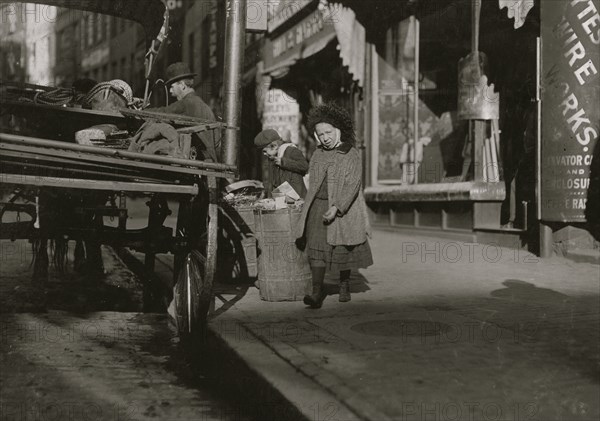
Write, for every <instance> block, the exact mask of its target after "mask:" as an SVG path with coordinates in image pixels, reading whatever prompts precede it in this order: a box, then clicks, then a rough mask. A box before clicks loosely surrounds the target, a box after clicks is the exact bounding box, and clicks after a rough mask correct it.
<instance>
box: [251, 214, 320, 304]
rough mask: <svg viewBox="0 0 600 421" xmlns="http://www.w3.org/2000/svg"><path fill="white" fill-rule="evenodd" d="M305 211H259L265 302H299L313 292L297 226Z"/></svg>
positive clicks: (260, 276)
mask: <svg viewBox="0 0 600 421" xmlns="http://www.w3.org/2000/svg"><path fill="white" fill-rule="evenodd" d="M301 213H302V210H301V209H293V208H287V209H279V210H264V209H255V210H254V219H255V224H256V225H255V235H256V239H257V241H258V283H259V289H260V298H261V299H263V300H265V301H299V300H302V298H303V297H304V296H305V295H306V294H309V293H310V288H311V280H312V277H311V271H310V266H309V264H308V257H307V255H306V252H305V251H302V250H300V249H298V247H297V246H296V243H295V240H296V238H295V237H294V233H293V230H294V227H295V226H296V224H297V223H298V221H299V220H300V215H301Z"/></svg>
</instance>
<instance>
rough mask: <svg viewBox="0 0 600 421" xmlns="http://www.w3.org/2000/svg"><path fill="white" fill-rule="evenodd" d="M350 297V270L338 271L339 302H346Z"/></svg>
mask: <svg viewBox="0 0 600 421" xmlns="http://www.w3.org/2000/svg"><path fill="white" fill-rule="evenodd" d="M351 299H352V297H351V296H350V271H349V270H348V271H346V270H345V271H343V272H340V296H339V301H340V303H347V302H348V301H350V300H351Z"/></svg>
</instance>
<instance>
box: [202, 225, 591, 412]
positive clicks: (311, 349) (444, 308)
mask: <svg viewBox="0 0 600 421" xmlns="http://www.w3.org/2000/svg"><path fill="white" fill-rule="evenodd" d="M371 247H372V250H373V255H374V259H375V265H374V266H372V267H371V268H369V269H367V270H363V271H361V274H360V275H358V274H357V275H353V278H352V286H351V288H352V301H351V302H349V303H339V302H338V300H337V298H338V297H337V290H336V286H335V285H334V284H333V283H332V284H331V285H330V287H331V288H330V289H331V294H332V295H330V296H328V297H327V299H326V300H325V302H324V305H323V308H322V309H320V310H311V309H307V308H305V306H304V304H303V303H302V302H279V303H273V302H265V301H261V300H260V297H259V291H258V290H257V289H255V288H253V287H252V288H249V289H248V290H247V291H241V292H240V291H238V295H237V296H235V295H227V294H222V295H221V300H220V299H217V311H216V313H215V314H214V315H213V317H212V319H211V321H210V330H211V332H212V333H213V335H214V336H216V337H217V339H218V340H219V341H221V342H222V344H224V345H225V346H226V350H224V351H223V352H224V354H223V355H235V356H236V357H237V358H238V359H239V361H241V362H242V363H243V365H244V366H245V368H246V369H245V371H244V372H243V373H245V374H242V371H240V376H243V377H244V378H238V379H235V380H237V381H238V383H240V384H242V386H243V387H245V388H246V389H247V390H251V389H252V388H253V387H255V385H258V384H265V383H266V384H268V385H269V386H270V387H271V389H272V390H274V391H276V392H277V393H278V394H280V395H281V397H282V398H283V399H284V400H285V401H286V402H287V403H288V404H290V405H291V407H290V408H291V410H292V412H293V413H295V414H299V416H298V417H299V418H302V417H303V418H305V419H310V420H358V419H362V420H374V421H383V420H419V421H420V420H428V421H432V420H435V421H437V420H544V421H546V420H596V419H598V417H599V416H600V336H599V332H600V321H599V315H600V303H599V297H600V286H599V284H600V266H598V265H592V264H588V263H575V262H572V261H570V260H567V259H563V258H553V259H547V260H543V259H539V258H537V257H536V256H534V255H531V254H529V253H527V252H525V251H514V250H510V249H506V248H498V247H494V246H485V245H480V244H465V243H459V242H451V241H447V240H436V239H434V238H428V237H419V238H415V237H407V236H402V235H400V234H397V233H388V232H381V231H377V232H375V234H374V238H373V240H372V242H371ZM330 281H331V282H334V281H333V280H330ZM328 282H329V281H328ZM222 301H224V304H223V302H222ZM246 376H248V377H247V378H246ZM256 387H257V386H256ZM267 404H268V402H260V401H257V405H267Z"/></svg>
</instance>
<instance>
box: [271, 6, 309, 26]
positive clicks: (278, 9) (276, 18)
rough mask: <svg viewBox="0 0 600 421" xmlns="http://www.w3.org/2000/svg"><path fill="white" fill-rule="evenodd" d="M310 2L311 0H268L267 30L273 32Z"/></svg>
mask: <svg viewBox="0 0 600 421" xmlns="http://www.w3.org/2000/svg"><path fill="white" fill-rule="evenodd" d="M312 2H313V0H295V1H289V0H281V1H272V0H270V1H269V2H268V14H269V17H268V31H269V32H273V31H274V30H275V29H277V28H279V27H280V26H281V25H283V24H284V23H285V22H287V21H288V20H290V19H291V18H292V17H293V16H295V15H297V14H298V13H300V12H301V11H302V10H303V9H304V8H305V7H306V6H308V5H309V4H310V3H312Z"/></svg>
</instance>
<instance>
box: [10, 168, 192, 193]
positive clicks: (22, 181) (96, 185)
mask: <svg viewBox="0 0 600 421" xmlns="http://www.w3.org/2000/svg"><path fill="white" fill-rule="evenodd" d="M0 182H2V183H3V184H16V185H27V186H39V187H55V188H65V189H81V190H105V191H115V192H118V191H125V192H142V193H165V194H191V195H194V196H195V195H197V194H198V186H197V185H193V186H180V185H174V184H155V183H131V182H123V181H108V180H85V179H78V178H58V177H36V176H31V175H20V174H4V173H3V174H0Z"/></svg>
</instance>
